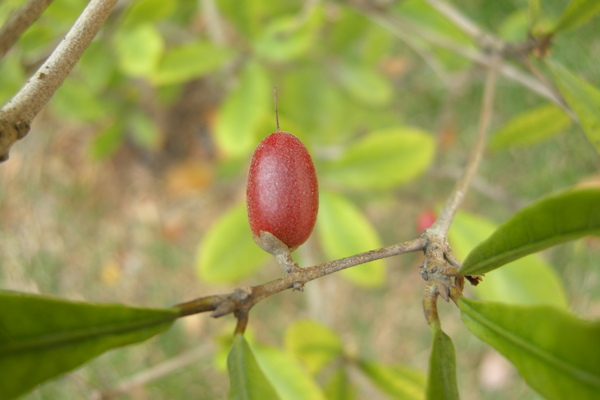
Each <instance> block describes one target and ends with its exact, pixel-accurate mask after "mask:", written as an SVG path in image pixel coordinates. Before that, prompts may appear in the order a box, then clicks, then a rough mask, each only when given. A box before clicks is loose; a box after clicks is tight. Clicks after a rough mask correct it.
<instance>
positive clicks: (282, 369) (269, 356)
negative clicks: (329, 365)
mask: <svg viewBox="0 0 600 400" xmlns="http://www.w3.org/2000/svg"><path fill="white" fill-rule="evenodd" d="M254 354H255V356H256V360H257V361H258V365H259V366H260V368H261V369H262V371H263V372H264V374H265V376H266V377H267V379H268V380H269V381H270V382H271V384H272V385H273V388H274V389H275V391H276V392H277V393H278V394H279V397H280V398H282V399H286V400H325V395H324V394H323V392H322V390H321V388H320V387H319V385H317V383H316V382H315V380H314V379H313V377H312V376H311V375H310V374H309V372H308V371H307V370H306V368H304V366H303V365H302V364H300V363H299V362H298V360H297V359H296V358H294V357H293V356H292V355H290V354H289V353H287V352H285V351H282V350H280V349H278V348H276V347H271V346H263V345H257V346H254Z"/></svg>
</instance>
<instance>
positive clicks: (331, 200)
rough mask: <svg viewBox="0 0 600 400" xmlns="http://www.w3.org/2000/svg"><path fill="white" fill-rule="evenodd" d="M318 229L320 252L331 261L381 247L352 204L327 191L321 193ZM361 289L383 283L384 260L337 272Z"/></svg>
mask: <svg viewBox="0 0 600 400" xmlns="http://www.w3.org/2000/svg"><path fill="white" fill-rule="evenodd" d="M317 229H318V231H319V237H320V238H321V244H322V246H323V251H324V252H325V255H326V256H327V258H328V259H331V260H334V259H338V258H343V257H349V256H351V255H354V254H357V253H361V252H363V251H368V250H373V249H376V248H379V247H381V242H380V240H379V236H378V235H377V232H376V231H375V229H374V228H373V226H372V225H371V223H370V222H369V220H367V218H366V217H365V216H364V215H363V214H362V212H361V211H360V210H359V209H358V208H356V207H355V206H354V205H353V204H352V203H350V202H349V201H348V200H346V199H345V198H344V197H342V196H339V195H337V194H333V193H331V192H328V191H326V190H323V191H321V196H320V201H319V218H318V219H317ZM340 273H341V274H342V276H343V277H345V278H346V279H348V280H350V281H351V282H353V283H355V284H356V285H360V286H367V287H376V286H380V285H382V284H383V282H384V280H385V265H384V263H383V260H377V261H372V262H369V263H367V264H362V265H357V266H355V267H352V268H348V269H345V270H343V271H341V272H340Z"/></svg>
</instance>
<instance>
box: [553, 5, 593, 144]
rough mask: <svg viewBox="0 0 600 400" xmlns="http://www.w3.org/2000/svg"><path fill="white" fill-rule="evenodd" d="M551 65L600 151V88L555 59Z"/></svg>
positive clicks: (586, 130)
mask: <svg viewBox="0 0 600 400" xmlns="http://www.w3.org/2000/svg"><path fill="white" fill-rule="evenodd" d="M597 4H598V5H600V2H598V3H597ZM549 65H550V68H551V70H552V73H553V75H554V78H555V79H556V83H557V84H558V88H559V90H560V93H561V94H562V95H563V96H564V98H565V100H566V101H567V104H568V105H569V107H571V109H572V110H573V111H574V112H575V114H576V115H577V118H578V119H579V123H580V124H581V127H582V128H583V130H584V131H585V134H586V135H587V138H588V140H589V141H590V143H591V144H592V145H593V146H594V147H595V148H596V151H597V152H599V153H600V90H598V88H596V87H594V86H592V85H590V84H589V83H587V82H585V81H584V80H582V79H580V78H579V77H577V76H576V75H574V74H573V73H572V72H571V71H569V70H568V69H566V68H565V67H563V66H562V65H560V64H559V63H557V62H555V61H554V62H550V63H549Z"/></svg>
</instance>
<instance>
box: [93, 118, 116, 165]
mask: <svg viewBox="0 0 600 400" xmlns="http://www.w3.org/2000/svg"><path fill="white" fill-rule="evenodd" d="M123 136H124V135H123V124H122V123H121V122H120V121H118V122H115V123H112V124H111V125H110V126H109V127H108V128H106V129H104V130H102V131H101V132H100V133H98V134H97V135H96V137H94V140H92V143H91V144H90V147H89V149H88V153H89V155H90V157H91V158H92V159H93V160H94V161H98V160H103V159H105V158H107V157H110V156H111V155H113V154H114V153H115V151H117V149H118V148H119V147H120V146H121V143H122V142H123Z"/></svg>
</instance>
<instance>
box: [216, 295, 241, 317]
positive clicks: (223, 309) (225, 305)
mask: <svg viewBox="0 0 600 400" xmlns="http://www.w3.org/2000/svg"><path fill="white" fill-rule="evenodd" d="M234 311H235V303H234V302H233V301H231V300H229V299H227V300H224V301H223V302H222V303H221V304H219V305H218V306H217V308H216V309H215V311H213V312H212V313H211V314H210V316H211V317H213V318H219V317H222V316H223V315H227V314H231V313H232V312H234Z"/></svg>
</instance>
